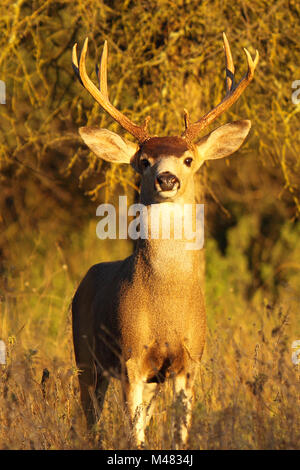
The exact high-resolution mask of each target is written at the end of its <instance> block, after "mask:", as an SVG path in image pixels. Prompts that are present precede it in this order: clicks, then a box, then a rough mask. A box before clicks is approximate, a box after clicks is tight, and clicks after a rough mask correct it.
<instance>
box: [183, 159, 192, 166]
mask: <svg viewBox="0 0 300 470" xmlns="http://www.w3.org/2000/svg"><path fill="white" fill-rule="evenodd" d="M192 161H193V159H192V158H186V159H185V160H184V164H185V165H186V166H189V167H190V166H191V164H192Z"/></svg>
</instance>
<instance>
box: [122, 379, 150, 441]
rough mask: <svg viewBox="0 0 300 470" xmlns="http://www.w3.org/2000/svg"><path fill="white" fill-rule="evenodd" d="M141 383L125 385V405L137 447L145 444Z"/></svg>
mask: <svg viewBox="0 0 300 470" xmlns="http://www.w3.org/2000/svg"><path fill="white" fill-rule="evenodd" d="M143 389H144V384H143V382H127V383H126V384H125V403H126V407H127V409H128V412H129V416H130V420H131V426H132V430H133V433H134V437H135V440H136V443H137V445H138V447H143V444H144V442H145V424H146V423H145V406H144V403H143Z"/></svg>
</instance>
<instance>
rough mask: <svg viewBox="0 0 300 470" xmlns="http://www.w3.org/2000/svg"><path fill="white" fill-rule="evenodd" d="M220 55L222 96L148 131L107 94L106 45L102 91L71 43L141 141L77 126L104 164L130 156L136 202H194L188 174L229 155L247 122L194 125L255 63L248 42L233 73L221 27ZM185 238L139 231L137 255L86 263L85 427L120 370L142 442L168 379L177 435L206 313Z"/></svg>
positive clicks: (81, 339) (77, 305)
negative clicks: (176, 398)
mask: <svg viewBox="0 0 300 470" xmlns="http://www.w3.org/2000/svg"><path fill="white" fill-rule="evenodd" d="M223 40H224V49H225V58H226V90H227V91H226V96H225V98H224V99H223V100H222V101H221V103H220V104H218V105H217V106H216V107H215V108H213V109H212V110H211V111H210V112H208V113H207V114H205V115H204V116H203V117H202V118H201V119H200V120H199V121H197V122H195V123H191V122H190V120H189V117H188V113H187V111H184V121H185V131H184V133H183V134H182V135H181V136H180V137H179V136H174V137H157V136H151V135H149V133H148V130H147V125H148V121H149V118H147V119H146V120H145V123H144V124H143V125H142V126H138V125H137V124H135V123H133V122H132V121H131V120H130V119H128V118H127V117H126V116H125V115H124V114H122V113H121V112H120V111H118V110H117V109H116V108H115V107H114V106H113V105H112V104H111V103H110V101H109V98H108V91H107V44H106V42H105V44H104V49H103V54H102V59H101V66H100V71H99V89H98V88H97V87H96V86H95V85H94V84H93V83H92V81H91V80H90V78H89V77H88V75H87V72H86V67H85V58H86V53H87V47H88V41H87V39H86V40H85V43H84V46H83V49H82V52H81V55H80V59H79V63H78V59H77V50H76V47H77V45H76V44H75V45H74V48H73V67H74V69H75V72H76V74H77V76H78V78H79V80H80V82H81V83H82V85H83V86H84V87H85V88H86V89H87V91H88V92H89V93H90V94H91V95H92V96H93V98H94V99H95V100H96V101H97V102H98V103H99V104H100V106H102V108H103V109H104V110H105V111H107V112H108V113H109V114H110V115H111V117H112V118H113V119H115V120H116V121H117V122H118V123H119V124H120V125H121V126H122V127H123V128H124V129H125V130H126V131H128V132H129V133H130V134H132V135H133V136H134V137H135V138H136V140H137V142H138V143H137V144H134V143H132V142H129V141H127V140H125V139H123V138H121V137H120V136H119V135H117V134H115V133H113V132H111V131H109V130H106V129H98V128H96V127H82V128H80V130H79V132H80V135H81V137H82V138H83V140H84V142H85V143H86V144H87V145H88V147H89V148H90V149H91V150H92V151H93V152H94V153H95V154H96V155H97V156H98V157H99V158H102V159H104V160H106V161H108V162H113V163H128V164H131V165H132V167H133V168H134V169H135V170H136V171H137V172H138V173H140V175H141V191H140V202H141V204H144V205H145V206H146V207H147V208H148V207H150V206H152V205H154V204H155V205H157V206H156V207H159V209H160V215H161V217H163V216H164V210H165V208H166V207H167V206H170V204H174V203H176V204H177V205H179V206H183V205H185V204H192V205H195V204H196V203H195V192H194V181H193V176H194V174H195V173H196V171H197V170H198V169H199V168H200V167H201V165H202V164H203V163H204V161H205V160H212V159H217V158H223V157H227V156H228V155H231V154H232V153H233V152H235V151H236V150H237V149H238V148H239V147H240V146H241V144H242V143H243V141H244V139H245V138H246V136H247V134H248V132H249V130H250V127H251V123H250V121H247V120H244V121H236V122H232V123H230V124H226V125H223V126H221V127H219V128H217V129H216V130H214V131H212V132H211V133H210V134H208V135H206V136H205V137H202V138H201V139H200V140H198V142H197V143H194V141H195V139H197V137H198V136H199V133H200V132H201V131H202V130H203V129H204V128H205V127H206V126H208V125H209V124H210V123H211V122H212V121H213V120H214V119H216V118H217V117H218V116H220V114H221V113H222V112H223V111H225V110H227V109H228V108H229V107H230V106H231V105H232V104H233V103H234V102H235V101H237V99H238V98H239V96H240V95H241V94H242V92H243V91H244V90H245V88H246V87H247V86H248V85H249V83H250V82H251V80H252V78H253V74H254V70H255V67H256V65H257V62H258V52H257V51H256V56H255V59H254V61H253V60H252V58H251V56H250V54H249V52H248V51H247V50H246V49H245V52H246V57H247V62H248V71H247V73H246V75H245V76H244V77H243V78H242V80H241V81H240V82H239V83H238V84H236V83H235V81H234V65H233V60H232V56H231V51H230V47H229V43H228V41H227V39H226V36H225V34H224V35H223ZM185 242H186V240H185V239H184V237H183V239H175V237H174V238H173V239H172V237H171V238H170V239H169V240H167V239H163V238H162V237H161V238H158V239H157V238H152V239H151V237H149V238H146V239H139V240H138V241H137V243H136V248H135V251H134V253H133V254H132V255H131V256H129V257H128V258H126V259H124V260H122V261H116V262H107V263H100V264H96V265H94V266H92V267H91V268H90V270H89V271H88V273H87V274H86V276H85V277H84V279H83V280H82V281H81V283H80V286H79V287H78V289H77V292H76V294H75V296H74V299H73V305H72V311H73V336H74V347H75V355H76V362H77V366H78V368H79V369H80V370H81V373H80V374H79V383H80V389H81V400H82V406H83V408H84V411H85V415H86V418H87V422H88V424H89V425H93V423H95V422H96V421H97V420H98V418H99V416H100V413H101V410H102V407H103V402H104V396H105V392H106V390H107V387H108V384H109V377H110V376H114V377H118V378H123V390H124V397H125V402H126V405H127V407H128V409H129V412H130V416H131V421H132V425H133V428H134V431H135V432H134V434H135V438H136V440H137V443H138V445H142V443H143V442H144V430H145V426H146V425H147V423H148V422H149V419H150V416H151V409H152V407H150V406H149V404H150V402H151V400H152V398H153V396H154V394H155V389H156V387H157V385H158V384H159V383H162V382H164V381H165V380H166V379H167V378H169V377H173V379H174V384H175V391H176V393H178V394H179V393H180V394H181V396H183V400H184V403H185V407H186V420H185V424H184V425H182V428H181V438H182V440H183V442H185V441H186V439H187V430H188V427H189V424H190V419H191V409H192V403H193V384H194V378H195V372H196V370H197V366H198V364H199V362H200V359H201V356H202V353H203V348H204V343H205V328H206V315H205V306H204V301H203V295H202V290H201V282H200V275H199V272H200V261H199V258H200V257H199V251H197V250H187V249H186V243H185Z"/></svg>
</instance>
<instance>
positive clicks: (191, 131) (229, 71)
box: [182, 33, 259, 142]
mask: <svg viewBox="0 0 300 470" xmlns="http://www.w3.org/2000/svg"><path fill="white" fill-rule="evenodd" d="M223 41H224V51H225V60H226V96H225V98H224V99H223V100H222V101H221V103H219V104H218V105H217V106H216V107H215V108H213V109H212V110H211V111H209V112H208V113H206V114H205V115H204V116H203V117H202V118H201V119H199V121H197V122H195V123H193V124H190V122H189V115H188V112H187V111H186V110H184V121H185V132H184V133H183V135H182V137H183V138H184V139H186V140H187V141H188V142H192V141H193V140H194V139H195V138H196V137H197V136H198V134H199V133H200V132H201V131H202V129H204V128H205V127H206V126H208V125H209V124H210V123H211V122H212V121H213V120H214V119H216V118H217V117H218V116H220V114H221V113H223V112H224V111H226V110H227V109H228V108H229V107H230V106H232V105H233V103H235V102H236V101H237V100H238V99H239V97H240V96H241V94H242V93H243V91H244V90H245V88H247V86H248V85H249V83H250V82H251V80H252V79H253V76H254V70H255V67H256V66H257V63H258V59H259V54H258V51H256V54H255V59H254V61H253V60H252V57H251V55H250V54H249V52H248V51H247V49H244V51H245V53H246V57H247V62H248V71H247V73H246V75H245V76H244V77H243V78H242V80H241V81H240V82H239V83H238V85H236V84H235V81H234V64H233V60H232V55H231V50H230V46H229V43H228V40H227V38H226V34H225V33H223Z"/></svg>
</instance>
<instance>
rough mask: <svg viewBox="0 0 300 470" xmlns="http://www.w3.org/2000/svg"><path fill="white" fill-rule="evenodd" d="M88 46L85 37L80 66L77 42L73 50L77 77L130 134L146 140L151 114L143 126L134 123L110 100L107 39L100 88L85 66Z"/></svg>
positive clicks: (101, 66) (99, 77)
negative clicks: (92, 79)
mask: <svg viewBox="0 0 300 470" xmlns="http://www.w3.org/2000/svg"><path fill="white" fill-rule="evenodd" d="M87 48H88V38H86V39H85V41H84V44H83V48H82V51H81V54H80V58H79V66H78V59H77V44H74V46H73V51H72V64H73V68H74V70H75V73H76V75H77V77H78V78H79V81H80V83H81V84H82V85H83V86H84V88H86V90H87V91H88V92H89V93H90V94H91V95H92V97H93V98H94V99H95V100H96V101H97V103H99V104H100V106H101V107H102V108H103V109H104V110H105V111H107V112H108V114H110V116H111V117H112V118H113V119H114V120H115V121H117V122H118V123H119V124H120V125H121V126H122V127H123V128H124V129H126V130H127V131H128V132H129V133H130V134H132V135H133V136H134V137H135V138H136V139H137V140H138V141H139V142H140V143H143V142H145V141H146V140H148V139H149V138H150V135H149V134H148V131H147V126H148V122H149V120H150V116H148V117H147V118H146V119H145V123H144V125H143V126H138V125H136V124H134V123H133V122H132V121H130V119H128V117H127V116H125V115H124V114H122V113H121V112H120V111H118V109H117V108H115V107H114V106H113V105H112V104H111V103H110V101H109V98H108V91H107V41H105V43H104V47H103V52H102V57H101V64H100V71H99V70H97V75H98V79H99V89H98V88H97V87H96V86H95V85H94V83H93V82H92V81H91V79H90V78H89V76H88V74H87V72H86V67H85V58H86V53H87Z"/></svg>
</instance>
